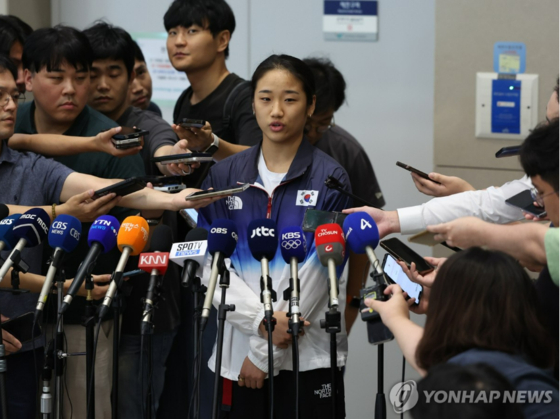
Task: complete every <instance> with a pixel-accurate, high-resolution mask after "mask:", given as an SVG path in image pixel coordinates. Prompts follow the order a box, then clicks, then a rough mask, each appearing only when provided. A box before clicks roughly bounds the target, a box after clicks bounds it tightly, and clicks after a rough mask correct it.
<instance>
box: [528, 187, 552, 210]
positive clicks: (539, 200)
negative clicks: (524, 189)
mask: <svg viewBox="0 0 560 419" xmlns="http://www.w3.org/2000/svg"><path fill="white" fill-rule="evenodd" d="M553 193H558V191H552V192H549V193H547V194H544V195H541V194H540V193H539V192H538V191H537V189H536V188H533V189H531V198H533V200H534V201H535V202H536V203H537V204H538V206H539V207H543V208H544V198H545V197H547V196H549V195H552V194H553Z"/></svg>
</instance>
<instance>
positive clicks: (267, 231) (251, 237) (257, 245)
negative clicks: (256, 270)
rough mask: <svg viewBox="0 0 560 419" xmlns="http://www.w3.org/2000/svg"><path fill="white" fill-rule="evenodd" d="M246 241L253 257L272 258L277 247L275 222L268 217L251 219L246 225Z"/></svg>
mask: <svg viewBox="0 0 560 419" xmlns="http://www.w3.org/2000/svg"><path fill="white" fill-rule="evenodd" d="M247 241H248V242H249V249H250V250H251V254H252V255H253V257H254V258H255V259H257V260H261V259H262V258H266V259H268V260H272V259H273V258H274V255H275V254H276V250H277V249H278V235H277V234H276V223H275V222H274V221H273V220H271V219H270V218H262V219H260V220H253V221H251V222H250V223H249V226H248V227H247Z"/></svg>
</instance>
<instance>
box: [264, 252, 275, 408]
mask: <svg viewBox="0 0 560 419" xmlns="http://www.w3.org/2000/svg"><path fill="white" fill-rule="evenodd" d="M261 270H262V272H263V275H262V276H261V303H263V304H264V319H263V323H264V326H265V327H266V333H267V334H268V391H269V393H270V395H269V409H270V419H273V418H274V353H273V350H272V332H274V326H276V319H275V318H274V310H273V309H272V302H273V301H276V292H275V291H274V290H273V289H272V279H271V278H270V276H269V275H268V272H269V271H268V260H266V259H265V258H262V259H261Z"/></svg>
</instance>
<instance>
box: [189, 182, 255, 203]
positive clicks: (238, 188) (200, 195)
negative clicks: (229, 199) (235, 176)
mask: <svg viewBox="0 0 560 419" xmlns="http://www.w3.org/2000/svg"><path fill="white" fill-rule="evenodd" d="M249 186H251V184H250V183H244V184H243V185H235V186H232V187H230V188H227V189H221V190H215V189H210V190H207V191H200V192H195V193H193V194H190V195H188V196H186V197H185V201H198V200H200V199H206V198H213V197H216V196H220V197H226V196H229V195H233V194H236V193H241V192H243V191H245V190H247V188H248V187H249Z"/></svg>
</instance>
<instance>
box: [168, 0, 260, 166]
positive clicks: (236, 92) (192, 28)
mask: <svg viewBox="0 0 560 419" xmlns="http://www.w3.org/2000/svg"><path fill="white" fill-rule="evenodd" d="M164 24H165V30H166V31H167V53H168V55H169V60H170V61H171V64H172V65H173V67H174V68H175V69H176V70H177V71H183V72H185V74H186V75H187V78H188V79H189V82H190V84H191V85H190V87H189V88H188V89H186V90H185V91H184V92H183V94H182V95H181V96H180V97H179V99H178V100H177V103H176V105H175V109H174V111H173V122H174V123H175V124H180V123H181V121H182V120H183V119H184V118H188V119H201V120H204V121H207V124H206V126H205V127H204V128H201V129H198V128H191V129H190V130H189V129H184V128H181V127H180V126H179V125H175V126H174V128H175V131H176V132H177V133H178V135H179V138H185V139H187V140H188V148H189V149H190V150H193V151H208V152H212V153H214V159H215V160H221V159H224V158H226V157H228V156H230V155H232V154H235V153H238V152H240V151H242V150H244V149H246V148H247V147H248V146H252V145H255V144H257V143H258V142H259V141H260V140H261V138H262V134H261V131H260V129H259V127H258V125H257V122H256V120H255V117H254V115H253V111H252V107H251V103H252V97H251V89H250V87H249V85H248V83H244V81H243V79H241V78H240V77H239V76H237V75H235V74H233V73H230V72H229V70H228V69H227V66H226V59H227V57H228V55H229V42H230V40H231V36H232V34H233V31H234V30H235V17H234V15H233V11H232V10H231V8H230V6H229V5H228V4H227V3H226V2H225V1H223V0H216V1H212V2H201V1H196V0H187V1H185V0H176V1H174V2H173V3H172V4H171V6H169V9H168V10H167V12H166V13H165V16H164ZM236 88H237V89H236ZM232 92H233V93H232ZM226 105H228V106H227V107H226ZM225 107H226V109H224V108H225Z"/></svg>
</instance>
